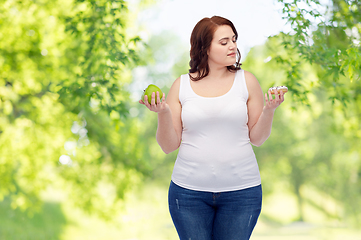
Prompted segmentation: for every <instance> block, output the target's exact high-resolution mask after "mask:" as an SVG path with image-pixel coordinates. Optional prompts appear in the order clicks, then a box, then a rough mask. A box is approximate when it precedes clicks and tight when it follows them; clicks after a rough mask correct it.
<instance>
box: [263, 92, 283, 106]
mask: <svg viewBox="0 0 361 240" xmlns="http://www.w3.org/2000/svg"><path fill="white" fill-rule="evenodd" d="M274 95H275V97H274V98H273V97H272V94H271V91H270V90H268V97H267V93H265V94H264V97H265V99H266V105H265V106H264V110H273V111H274V110H276V108H277V107H278V106H279V105H281V103H283V101H284V100H285V98H284V92H283V91H282V90H281V91H279V92H278V91H277V90H275V93H274Z"/></svg>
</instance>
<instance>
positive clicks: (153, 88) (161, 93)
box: [142, 84, 163, 104]
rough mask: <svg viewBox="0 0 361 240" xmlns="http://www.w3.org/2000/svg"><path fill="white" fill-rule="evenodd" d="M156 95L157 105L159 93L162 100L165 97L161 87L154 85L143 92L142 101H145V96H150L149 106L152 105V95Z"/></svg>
mask: <svg viewBox="0 0 361 240" xmlns="http://www.w3.org/2000/svg"><path fill="white" fill-rule="evenodd" d="M153 92H154V93H155V103H156V104H157V92H159V97H160V99H162V97H163V92H162V90H160V88H159V87H157V86H156V85H154V84H150V85H149V86H148V87H147V88H146V89H145V90H144V92H143V95H142V100H143V101H144V96H145V95H147V96H148V102H149V104H150V103H151V100H152V93H153Z"/></svg>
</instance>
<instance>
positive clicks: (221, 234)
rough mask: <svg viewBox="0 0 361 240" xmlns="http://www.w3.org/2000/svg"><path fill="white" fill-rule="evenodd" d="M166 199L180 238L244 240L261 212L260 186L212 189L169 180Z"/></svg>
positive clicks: (181, 239) (194, 239) (250, 232)
mask: <svg viewBox="0 0 361 240" xmlns="http://www.w3.org/2000/svg"><path fill="white" fill-rule="evenodd" d="M168 203H169V211H170V214H171V217H172V220H173V223H174V226H175V228H176V229H177V232H178V235H179V238H180V240H246V239H249V238H250V236H251V234H252V231H253V229H254V227H255V225H256V223H257V220H258V216H259V214H260V212H261V206H262V187H261V185H259V186H256V187H251V188H247V189H242V190H238V191H229V192H219V193H212V192H203V191H194V190H189V189H186V188H183V187H180V186H178V185H176V184H175V183H173V182H171V183H170V186H169V194H168Z"/></svg>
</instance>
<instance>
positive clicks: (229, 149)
mask: <svg viewBox="0 0 361 240" xmlns="http://www.w3.org/2000/svg"><path fill="white" fill-rule="evenodd" d="M190 81H191V80H190V78H189V75H188V74H185V75H182V76H181V82H180V90H179V100H180V102H181V105H182V122H183V132H182V142H181V145H180V148H179V152H178V156H177V160H176V162H175V165H174V169H173V174H172V181H173V182H174V183H175V184H177V185H179V186H181V187H184V188H188V189H192V190H198V191H210V192H224V191H235V190H240V189H245V188H248V187H254V186H257V185H259V184H261V177H260V174H259V169H258V164H257V160H256V157H255V155H254V152H253V149H252V146H251V144H250V140H249V133H248V125H247V122H248V114H247V100H248V91H247V86H246V82H245V78H244V71H243V70H239V71H237V73H236V74H235V79H234V82H233V85H232V88H231V89H230V90H229V91H228V92H227V93H226V94H224V95H222V96H219V97H202V96H199V95H197V94H196V93H195V92H194V91H193V89H192V87H191V85H190Z"/></svg>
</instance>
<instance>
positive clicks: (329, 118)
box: [0, 0, 361, 239]
mask: <svg viewBox="0 0 361 240" xmlns="http://www.w3.org/2000/svg"><path fill="white" fill-rule="evenodd" d="M278 2H280V3H282V4H283V6H284V8H283V14H284V17H285V18H286V19H287V20H288V21H289V24H291V26H292V29H293V30H292V31H291V32H289V33H280V34H278V35H277V36H272V37H269V39H268V41H267V42H266V43H265V44H264V45H262V46H256V47H254V48H252V49H251V51H250V52H249V53H248V55H247V58H246V59H245V60H243V61H242V63H243V65H242V67H243V69H245V70H248V71H250V72H252V73H254V74H255V75H256V77H257V78H258V80H259V81H260V83H261V86H262V89H263V91H267V89H268V88H269V87H271V86H275V85H286V86H288V87H289V89H290V91H289V92H288V93H287V94H286V101H285V103H284V104H283V105H282V107H281V108H279V109H278V110H277V112H276V115H275V119H274V123H273V130H272V134H271V137H270V139H269V140H267V142H266V143H265V144H264V145H263V146H261V147H259V148H254V149H255V152H256V155H257V158H258V161H259V165H260V169H261V176H262V179H263V188H264V194H265V203H266V204H265V207H264V210H263V213H262V216H261V220H262V219H263V220H265V221H271V222H273V223H274V222H281V223H290V222H293V221H305V222H317V221H318V222H322V223H325V224H332V226H344V225H346V226H354V227H359V226H360V222H361V219H360V218H361V215H360V213H359V211H358V203H359V202H361V187H360V186H361V182H360V181H361V180H360V176H361V161H360V156H361V150H360V147H359V146H360V138H361V127H360V125H361V124H360V116H361V97H360V92H361V84H360V71H361V69H360V68H361V59H360V40H361V39H360V36H361V35H360V32H361V25H360V22H361V14H360V10H361V9H360V8H361V6H360V3H359V2H358V1H346V0H334V1H329V5H327V6H325V5H321V4H320V2H319V1H317V0H313V1H308V0H307V1H301V0H293V1H283V0H278ZM151 3H152V1H139V2H137V3H136V4H134V5H133V6H129V4H130V2H128V1H122V0H111V1H109V0H108V1H106V0H98V1H93V0H61V1H60V0H54V1H47V0H36V1H35V0H24V1H20V0H5V1H2V2H1V3H0V202H1V204H0V211H1V216H5V218H0V223H2V224H0V225H1V226H4V228H2V227H0V238H5V239H11V238H12V236H14V235H12V234H14V232H19V231H20V230H18V227H19V226H20V225H21V226H24V228H27V229H33V230H29V231H33V232H38V231H39V232H41V231H42V230H40V229H39V226H40V225H42V226H47V229H49V231H47V232H43V233H42V234H43V235H41V236H44V239H58V238H57V236H58V235H60V234H61V231H62V230H61V228H62V227H61V226H64V225H65V224H67V222H66V221H67V220H66V219H65V217H64V216H63V215H62V213H61V211H62V209H61V206H60V205H59V203H57V201H58V202H67V203H69V204H71V209H79V208H80V209H82V211H84V212H86V213H87V214H88V215H87V216H94V215H95V216H97V217H99V218H100V219H103V220H114V219H115V218H117V217H118V216H119V215H121V214H122V213H124V209H125V208H126V205H125V203H126V202H127V201H126V199H127V196H128V193H130V192H132V191H134V190H136V189H140V190H141V189H143V188H142V187H143V186H145V185H147V184H148V183H149V182H152V183H153V182H157V183H159V184H160V186H162V188H166V186H167V184H168V182H169V178H170V174H171V171H172V168H173V164H174V160H175V157H176V152H175V153H172V154H169V155H165V154H164V153H162V151H161V150H160V148H159V147H158V145H157V143H156V140H155V130H156V114H153V113H151V112H149V111H146V110H145V109H144V107H143V106H141V105H139V104H137V100H135V99H134V96H133V95H134V91H135V90H134V89H137V86H144V87H145V86H147V84H150V83H155V84H157V85H159V86H160V87H161V88H162V90H163V91H164V92H165V93H167V92H168V90H169V87H170V85H171V84H172V82H173V80H174V79H175V78H177V77H178V76H179V75H180V74H184V73H186V72H187V71H188V62H189V56H188V50H187V48H186V47H184V46H183V45H182V44H181V43H180V42H179V41H178V40H177V36H175V35H174V34H173V33H171V32H163V33H161V34H159V35H157V36H152V37H151V38H150V39H149V40H147V42H144V40H142V39H141V38H140V37H139V36H137V32H138V27H137V26H136V25H135V24H134V22H135V17H136V12H137V11H139V10H140V9H142V8H143V7H144V6H147V5H148V4H151ZM130 8H132V11H129V9H130ZM142 75H143V77H141V76H142ZM144 76H145V77H144ZM138 88H139V87H138ZM132 94H133V95H132ZM140 95H141V92H139V97H140ZM136 97H137V94H135V98H136ZM280 192H286V193H287V194H288V195H289V196H292V197H294V199H295V202H296V211H295V212H294V213H293V214H290V215H289V216H288V217H286V218H285V217H282V216H278V215H276V214H274V212H272V209H271V207H267V204H268V202H269V199H272V198H273V197H274V196H275V195H277V194H279V193H280ZM44 196H46V197H44ZM49 197H50V198H51V199H52V200H55V202H56V203H53V202H52V203H49V202H47V201H46V200H45V199H47V198H49ZM279 198H281V200H282V197H279ZM47 211H49V212H51V213H52V216H53V217H54V216H58V217H56V218H52V217H51V216H49V219H43V218H42V217H44V216H42V215H41V213H42V212H43V213H44V212H47ZM122 211H123V212H122ZM310 211H311V212H312V214H309V212H310ZM315 215H317V218H315V219H314V217H315ZM28 218H29V219H32V220H30V222H29V221H27V219H28ZM9 219H10V220H11V219H12V220H11V221H10V222H9V221H8V220H9ZM47 221H52V222H54V223H55V222H56V223H55V224H54V225H51V224H49V225H47V223H48V222H47ZM37 224H38V225H39V226H38V225H37ZM55 225H56V226H58V227H55ZM4 229H10V230H9V231H11V233H10V232H9V231H5V230H4ZM34 229H36V230H34ZM25 232H26V231H25ZM52 233H53V235H52ZM34 235H36V234H35V233H34ZM17 236H18V238H16V239H21V237H22V236H23V237H24V239H27V238H26V234H25V235H22V236H20V235H18V234H17ZM52 236H53V237H54V238H52ZM28 239H31V238H28ZM38 239H40V238H38Z"/></svg>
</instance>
